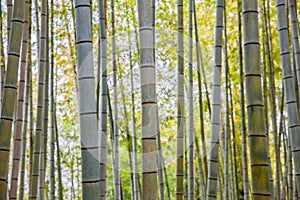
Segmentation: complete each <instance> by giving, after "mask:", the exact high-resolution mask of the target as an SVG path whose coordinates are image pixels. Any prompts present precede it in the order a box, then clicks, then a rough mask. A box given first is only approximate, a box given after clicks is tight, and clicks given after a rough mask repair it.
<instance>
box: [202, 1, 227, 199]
mask: <svg viewBox="0 0 300 200" xmlns="http://www.w3.org/2000/svg"><path fill="white" fill-rule="evenodd" d="M223 16H224V1H223V0H217V1H216V26H215V42H214V43H215V44H214V45H215V49H214V57H215V58H214V71H213V84H212V114H211V125H210V151H209V152H210V153H209V160H208V177H207V178H208V183H207V191H206V199H207V200H208V199H216V198H217V184H218V176H219V175H218V174H219V137H220V115H221V114H220V109H221V108H220V107H221V104H220V101H221V98H220V95H221V88H220V87H221V67H222V30H223V22H224V21H223Z"/></svg>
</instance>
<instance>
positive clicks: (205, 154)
mask: <svg viewBox="0 0 300 200" xmlns="http://www.w3.org/2000/svg"><path fill="white" fill-rule="evenodd" d="M193 4H194V8H193V9H194V26H195V40H196V55H197V56H196V58H197V78H198V89H199V111H200V136H201V141H202V143H201V146H202V155H203V163H204V165H203V166H204V173H203V177H205V178H206V177H207V152H206V141H205V134H204V116H203V101H202V89H201V88H202V81H201V74H200V65H201V60H202V58H201V52H200V51H201V50H200V42H199V36H198V23H197V21H198V20H197V12H196V3H195V0H193ZM202 65H203V62H202ZM203 75H204V74H203ZM208 104H209V100H208ZM209 109H210V108H209ZM199 168H200V169H201V171H202V165H201V166H199ZM205 187H206V179H204V189H205Z"/></svg>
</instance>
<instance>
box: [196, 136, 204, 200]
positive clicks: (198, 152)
mask: <svg viewBox="0 0 300 200" xmlns="http://www.w3.org/2000/svg"><path fill="white" fill-rule="evenodd" d="M195 146H196V154H197V161H198V173H199V179H200V190H201V199H205V183H204V178H203V177H204V174H203V170H202V165H203V164H202V160H201V153H200V148H199V142H198V137H197V136H196V135H195ZM196 196H197V195H196Z"/></svg>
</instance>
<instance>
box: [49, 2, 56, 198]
mask: <svg viewBox="0 0 300 200" xmlns="http://www.w3.org/2000/svg"><path fill="white" fill-rule="evenodd" d="M50 4H51V21H50V37H51V44H50V54H51V62H50V200H55V161H54V157H55V117H54V4H53V0H51V3H50Z"/></svg>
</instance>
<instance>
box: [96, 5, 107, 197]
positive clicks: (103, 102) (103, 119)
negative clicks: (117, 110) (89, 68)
mask: <svg viewBox="0 0 300 200" xmlns="http://www.w3.org/2000/svg"><path fill="white" fill-rule="evenodd" d="M98 2H99V19H100V49H101V56H100V65H101V84H100V85H101V98H100V110H101V114H100V123H101V124H100V199H106V164H107V150H106V149H107V136H106V132H107V101H108V97H107V96H108V91H107V60H106V56H107V47H106V46H107V44H106V22H105V20H106V14H105V9H104V0H99V1H98Z"/></svg>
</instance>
